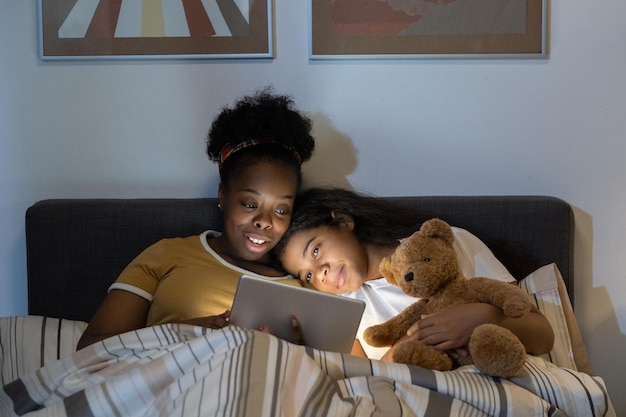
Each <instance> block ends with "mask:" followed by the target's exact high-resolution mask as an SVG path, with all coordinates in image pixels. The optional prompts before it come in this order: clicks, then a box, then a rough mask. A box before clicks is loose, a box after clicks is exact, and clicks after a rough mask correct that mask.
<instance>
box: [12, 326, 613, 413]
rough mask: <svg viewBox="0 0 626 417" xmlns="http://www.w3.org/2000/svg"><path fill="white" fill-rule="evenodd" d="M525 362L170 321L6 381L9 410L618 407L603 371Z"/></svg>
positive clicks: (388, 410)
mask: <svg viewBox="0 0 626 417" xmlns="http://www.w3.org/2000/svg"><path fill="white" fill-rule="evenodd" d="M2 340H6V339H2ZM4 343H5V344H6V341H5V342H4ZM0 348H2V353H3V355H4V354H6V353H7V352H8V351H9V350H8V349H7V346H0ZM15 352H16V353H17V354H19V352H18V351H15ZM6 360H7V359H6V358H5V361H6ZM5 365H6V363H5ZM524 371H525V374H524V375H523V376H520V377H519V378H512V379H499V378H492V377H488V376H485V375H482V374H481V373H479V372H478V371H477V370H476V369H475V368H474V367H472V366H467V367H462V368H459V369H456V370H454V371H449V372H437V371H429V370H425V369H423V368H420V367H415V366H408V365H401V364H392V363H386V362H381V361H375V360H368V359H364V358H358V357H354V356H350V355H344V354H339V353H332V352H325V351H319V350H315V349H311V348H306V347H303V346H297V345H293V344H290V343H287V342H285V341H282V340H280V339H278V338H276V337H273V336H271V335H268V334H265V333H260V332H256V331H251V330H245V329H241V328H238V327H234V326H229V327H226V328H224V329H221V330H209V329H204V328H201V327H196V326H191V325H175V324H167V325H161V326H155V327H150V328H146V329H141V330H138V331H134V332H129V333H125V334H122V335H120V336H116V337H113V338H110V339H106V340H104V341H102V342H99V343H96V344H94V345H92V346H90V347H87V348H85V349H83V350H80V351H78V352H74V353H71V354H68V355H64V356H62V357H60V359H58V360H53V361H50V362H48V363H46V364H45V365H44V366H43V367H41V368H39V369H35V370H32V371H30V372H27V373H25V374H23V375H20V376H19V377H18V378H17V379H14V380H12V381H10V382H7V381H5V382H7V383H6V384H5V385H4V386H3V388H2V389H1V390H0V415H1V416H18V415H28V416H124V417H126V416H140V415H141V416H181V417H183V416H290V417H291V416H321V415H328V416H436V417H441V416H447V415H450V416H584V417H588V416H609V417H611V416H615V412H614V410H613V408H612V405H611V403H610V400H609V398H608V394H607V391H606V388H605V385H604V382H603V381H602V379H601V378H599V377H593V376H590V375H588V374H585V373H582V372H577V371H574V370H570V369H567V368H561V367H557V366H555V365H553V364H552V363H550V362H548V361H546V360H544V359H542V358H539V357H532V356H531V357H529V358H528V360H527V362H526V364H525V368H524Z"/></svg>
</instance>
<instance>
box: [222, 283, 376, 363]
mask: <svg viewBox="0 0 626 417" xmlns="http://www.w3.org/2000/svg"><path fill="white" fill-rule="evenodd" d="M364 309H365V303H364V302H363V301H361V300H354V299H352V298H346V297H342V296H339V295H333V294H326V293H323V292H320V291H317V290H314V289H308V288H302V287H297V286H292V285H288V284H284V283H280V282H275V281H271V280H267V279H262V278H254V277H250V276H247V275H242V276H241V278H240V279H239V284H238V286H237V291H236V293H235V300H234V301H233V306H232V309H231V313H230V323H231V324H232V325H235V326H240V327H245V328H248V329H253V330H259V329H260V328H261V326H264V327H266V328H268V329H269V330H270V332H271V333H272V334H274V335H276V336H278V337H280V338H281V339H284V340H288V341H290V340H292V339H293V336H292V334H293V329H292V326H291V316H292V315H294V316H296V318H297V319H298V321H299V322H300V325H301V327H302V332H303V334H304V344H305V345H307V346H310V347H313V348H316V349H320V350H328V351H333V352H342V353H350V350H351V349H352V344H353V343H354V339H355V336H356V332H357V329H358V327H359V322H360V321H361V316H362V315H363V310H364Z"/></svg>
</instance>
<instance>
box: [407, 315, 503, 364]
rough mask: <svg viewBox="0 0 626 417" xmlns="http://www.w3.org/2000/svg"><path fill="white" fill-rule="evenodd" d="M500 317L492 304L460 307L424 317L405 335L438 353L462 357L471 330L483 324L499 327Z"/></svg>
mask: <svg viewBox="0 0 626 417" xmlns="http://www.w3.org/2000/svg"><path fill="white" fill-rule="evenodd" d="M503 315H504V314H503V313H502V310H500V309H499V308H498V307H496V306H493V305H491V304H483V303H473V304H461V305H457V306H453V307H450V308H448V309H446V310H443V311H440V312H437V313H433V314H428V315H423V316H422V319H421V320H418V321H417V322H415V323H414V324H413V325H412V326H411V327H410V328H409V330H408V331H407V335H408V336H409V337H410V338H412V339H417V340H420V341H422V342H423V343H426V344H427V345H432V346H434V347H436V348H437V349H439V350H446V351H452V352H451V354H452V356H453V357H454V356H455V355H460V356H465V355H466V354H467V353H466V350H465V346H467V344H468V343H469V339H470V335H471V334H472V331H473V330H474V328H475V327H476V326H478V325H480V324H483V323H498V322H499V321H500V320H501V318H502V317H503Z"/></svg>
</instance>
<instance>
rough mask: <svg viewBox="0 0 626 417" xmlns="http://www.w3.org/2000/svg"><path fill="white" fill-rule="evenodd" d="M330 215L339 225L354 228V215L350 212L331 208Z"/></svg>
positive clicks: (349, 228)
mask: <svg viewBox="0 0 626 417" xmlns="http://www.w3.org/2000/svg"><path fill="white" fill-rule="evenodd" d="M330 216H331V217H332V218H333V220H335V222H336V223H337V224H338V225H339V227H346V228H347V229H348V230H350V231H352V230H354V217H352V216H351V215H349V214H348V213H344V212H343V211H339V210H331V212H330Z"/></svg>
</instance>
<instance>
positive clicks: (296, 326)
mask: <svg viewBox="0 0 626 417" xmlns="http://www.w3.org/2000/svg"><path fill="white" fill-rule="evenodd" d="M259 331H261V332H263V333H267V334H273V333H272V330H271V329H270V328H269V327H267V326H261V327H260V328H259ZM287 341H288V342H291V343H294V344H296V345H304V344H305V343H304V333H303V332H302V326H301V325H300V322H299V321H298V319H297V318H296V316H291V338H290V339H288V340H287Z"/></svg>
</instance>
